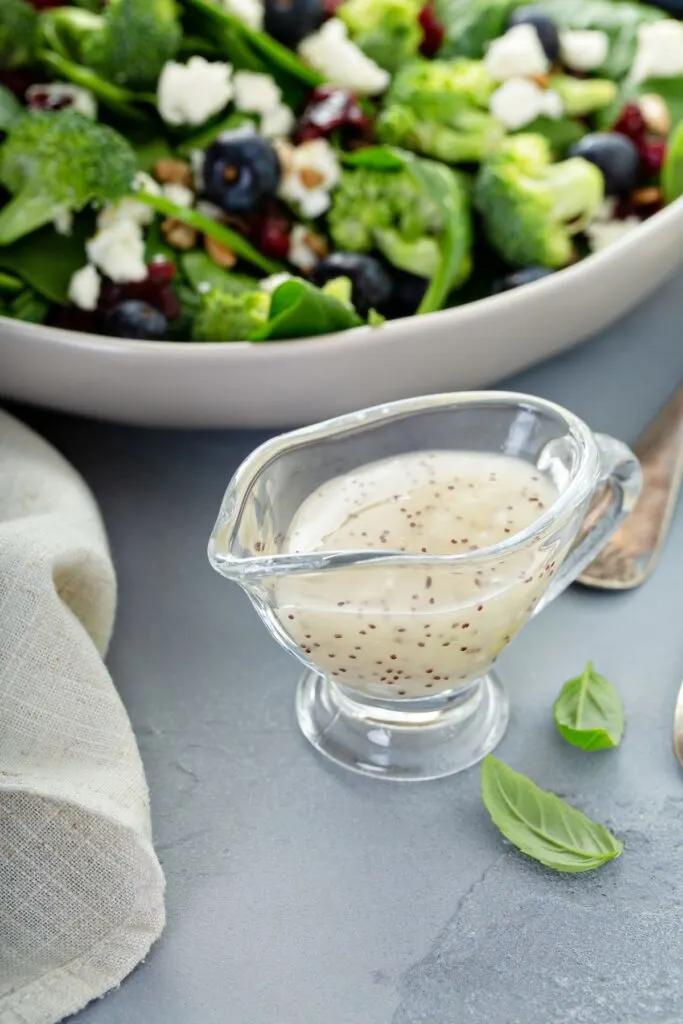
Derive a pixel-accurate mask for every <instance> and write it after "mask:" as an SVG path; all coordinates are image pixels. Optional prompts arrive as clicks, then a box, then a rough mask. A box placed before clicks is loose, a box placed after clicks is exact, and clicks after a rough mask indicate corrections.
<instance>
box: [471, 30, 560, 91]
mask: <svg viewBox="0 0 683 1024" xmlns="http://www.w3.org/2000/svg"><path fill="white" fill-rule="evenodd" d="M484 67H485V68H486V70H487V71H488V73H489V74H490V76H491V78H495V79H496V81H497V82H505V81H507V79H509V78H530V77H531V76H532V75H543V74H545V73H546V71H548V70H549V68H550V64H549V62H548V58H547V57H546V55H545V50H544V49H543V47H542V45H541V40H540V39H539V38H538V32H537V31H536V29H535V28H534V27H533V25H513V27H512V28H509V29H508V30H507V32H506V33H505V35H504V36H501V37H500V38H499V39H494V40H493V42H492V43H491V44H490V46H489V48H488V50H487V51H486V55H485V57H484Z"/></svg>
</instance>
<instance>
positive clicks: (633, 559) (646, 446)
mask: <svg viewBox="0 0 683 1024" xmlns="http://www.w3.org/2000/svg"><path fill="white" fill-rule="evenodd" d="M633 450H634V452H635V453H636V455H637V456H638V458H639V460H640V464H641V466H642V467H643V490H642V493H641V496H640V498H639V500H638V503H637V505H636V507H635V509H634V510H633V512H632V513H631V515H630V516H629V517H628V519H627V520H626V521H625V523H624V524H623V526H621V527H620V529H619V530H617V532H616V533H615V534H614V536H613V537H612V539H611V540H610V542H609V543H608V544H607V546H606V547H605V548H604V549H603V551H602V552H601V554H600V555H598V557H597V558H596V559H595V561H593V562H591V564H590V565H589V566H588V568H587V569H586V570H585V571H584V573H583V574H582V575H581V576H580V577H579V583H583V584H584V585H585V586H587V587H599V588H601V589H603V590H630V589H631V588H632V587H637V586H639V585H640V584H641V583H642V582H643V581H644V580H645V579H646V578H647V577H648V576H649V574H650V573H651V572H652V570H653V569H654V567H655V565H656V564H657V560H658V558H659V556H660V554H661V551H662V548H663V546H664V541H665V539H666V536H667V533H668V531H669V526H670V524H671V519H672V517H673V513H674V510H675V508H676V501H677V498H678V492H679V490H680V487H681V482H682V480H683V385H681V386H680V387H679V388H678V390H677V391H676V392H675V394H674V395H672V397H671V398H670V399H669V401H668V402H667V403H666V405H665V406H664V408H663V409H661V410H660V412H659V414H658V415H657V417H656V418H655V419H654V420H653V422H652V423H651V424H650V426H649V427H648V428H647V430H646V431H645V433H644V434H643V436H642V437H641V438H640V440H639V441H638V443H637V444H636V445H635V446H634V449H633ZM681 718H682V721H681V728H682V729H683V706H682V707H681Z"/></svg>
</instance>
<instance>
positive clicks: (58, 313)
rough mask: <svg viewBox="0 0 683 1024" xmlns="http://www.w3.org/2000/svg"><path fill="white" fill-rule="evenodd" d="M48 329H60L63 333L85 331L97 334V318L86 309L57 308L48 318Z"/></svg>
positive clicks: (75, 307) (72, 307) (74, 307)
mask: <svg viewBox="0 0 683 1024" xmlns="http://www.w3.org/2000/svg"><path fill="white" fill-rule="evenodd" d="M48 324H49V325H50V327H61V328H62V329H63V330H65V331H85V332H86V333H88V334H97V333H98V330H97V317H96V314H95V313H91V312H90V311H89V310H86V309H78V307H77V306H66V307H65V306H57V307H56V308H55V309H54V310H53V311H52V313H51V314H50V316H49V317H48Z"/></svg>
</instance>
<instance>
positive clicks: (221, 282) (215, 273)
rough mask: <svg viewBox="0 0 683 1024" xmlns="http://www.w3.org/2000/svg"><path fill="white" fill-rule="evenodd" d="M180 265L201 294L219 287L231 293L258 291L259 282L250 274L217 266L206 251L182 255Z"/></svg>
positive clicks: (239, 293) (193, 286)
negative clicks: (234, 271) (238, 272)
mask: <svg viewBox="0 0 683 1024" xmlns="http://www.w3.org/2000/svg"><path fill="white" fill-rule="evenodd" d="M180 266H181V267H182V271H183V274H184V275H185V277H186V278H187V280H188V282H189V283H190V285H191V287H192V288H193V289H194V291H196V292H199V294H200V295H203V294H206V292H210V291H213V290H214V288H218V289H219V290H220V291H222V292H229V293H230V294H231V295H242V294H244V292H254V291H258V287H259V283H258V281H257V280H256V278H254V277H249V275H248V274H235V273H233V271H231V270H230V271H228V270H223V268H222V267H218V266H216V264H215V263H214V262H213V260H212V259H210V258H209V257H208V256H207V255H206V253H205V252H186V253H183V255H182V256H181V257H180Z"/></svg>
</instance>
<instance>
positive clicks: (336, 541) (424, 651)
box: [274, 451, 561, 699]
mask: <svg viewBox="0 0 683 1024" xmlns="http://www.w3.org/2000/svg"><path fill="white" fill-rule="evenodd" d="M556 497H557V491H556V489H555V487H554V485H553V484H552V483H551V481H550V480H548V479H547V478H546V477H545V476H543V474H542V473H541V472H539V470H538V469H537V468H536V467H535V466H534V465H533V464H530V463H527V462H524V461H523V460H521V459H516V458H513V457H510V456H505V455H495V454H488V453H479V452H457V451H426V452H414V453H408V454H405V455H400V456H396V457H393V458H390V459H384V460H381V461H379V462H374V463H369V464H367V465H365V466H361V467H360V468H359V469H357V470H355V471H353V472H352V473H347V474H344V475H343V476H338V477H335V478H333V479H331V480H329V481H327V482H326V483H324V484H322V485H321V486H320V487H319V488H317V490H315V491H314V492H313V493H312V494H311V495H309V497H308V498H306V500H305V501H304V502H303V503H302V505H301V506H300V508H299V509H298V511H297V512H296V514H295V516H294V518H293V520H292V523H291V525H290V528H289V530H288V533H287V536H286V538H285V542H284V550H286V551H288V552H292V553H293V552H296V553H311V552H315V551H326V550H329V551H343V550H347V551H356V550H372V551H374V552H377V554H378V555H381V554H385V553H386V554H389V555H399V556H400V555H418V556H420V560H419V561H418V560H416V561H414V562H411V561H405V562H401V561H398V560H397V561H391V562H385V563H381V562H379V563H374V564H371V563H367V562H366V563H361V564H358V565H355V566H352V567H350V568H348V569H347V568H344V569H334V570H328V571H325V572H316V573H311V574H310V575H292V576H289V577H285V578H282V579H279V580H277V581H276V582H275V584H274V585H275V588H276V593H275V597H276V600H275V607H276V608H277V617H278V619H279V620H280V622H281V624H282V627H283V629H284V630H285V632H286V633H287V634H288V635H289V636H290V637H291V639H292V640H293V641H294V642H295V643H296V644H297V646H298V648H299V649H300V650H301V652H302V654H303V656H304V657H305V658H306V659H307V660H308V661H309V662H310V663H311V664H312V665H313V666H314V667H315V668H317V669H319V670H320V671H322V672H324V673H325V674H326V675H328V676H329V677H331V678H332V679H334V680H336V681H337V682H338V683H340V684H343V685H345V686H349V687H351V688H353V689H355V690H359V691H362V692H365V693H367V694H368V695H371V696H374V697H382V698H385V699H387V698H389V699H391V698H411V697H412V698H417V697H425V696H429V695H431V694H434V693H437V692H443V691H448V690H453V689H457V688H459V687H463V686H466V685H469V683H470V682H472V681H473V680H474V679H476V678H477V677H478V676H479V675H481V674H482V673H483V672H485V671H486V670H487V669H488V667H489V665H490V664H491V662H492V661H493V660H494V659H495V657H496V656H497V655H498V654H499V653H500V651H501V650H502V649H503V648H504V647H505V646H506V645H507V643H508V642H509V641H510V639H511V638H512V636H513V635H514V634H515V633H516V632H517V631H518V630H519V629H520V627H521V626H522V625H523V624H524V622H526V620H527V618H528V617H529V615H530V614H531V612H532V611H533V609H534V607H535V606H536V604H537V603H538V601H539V599H540V597H541V595H542V593H543V592H544V590H545V589H546V587H547V585H548V583H549V581H550V578H551V577H552V576H553V574H554V572H555V570H556V568H557V566H558V565H559V564H560V561H561V556H560V553H559V551H558V545H557V544H555V546H554V547H550V548H549V547H548V546H547V545H543V546H542V543H543V540H542V539H541V538H539V539H537V540H534V541H531V542H530V543H527V544H524V545H521V546H520V547H519V548H513V549H511V550H509V551H501V550H500V549H497V550H496V551H495V552H493V553H491V554H490V555H487V554H482V555H481V556H479V557H471V558H469V559H468V560H467V561H462V562H458V561H451V562H447V561H444V559H443V556H444V555H463V554H464V555H469V556H473V555H475V553H476V552H478V551H480V550H481V549H483V548H491V547H493V546H495V545H499V544H501V543H502V542H504V541H509V540H510V539H511V538H514V536H515V534H518V533H520V531H522V530H524V529H525V528H526V527H528V526H530V525H531V524H532V523H534V522H535V521H536V520H537V519H538V518H539V517H540V516H541V515H542V514H543V512H544V511H545V510H546V509H548V508H549V507H550V506H551V505H552V504H553V503H554V501H555V499H556ZM430 556H434V558H433V560H432V559H430Z"/></svg>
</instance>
